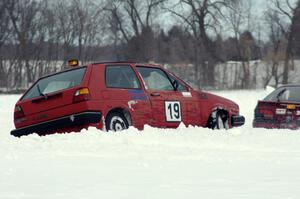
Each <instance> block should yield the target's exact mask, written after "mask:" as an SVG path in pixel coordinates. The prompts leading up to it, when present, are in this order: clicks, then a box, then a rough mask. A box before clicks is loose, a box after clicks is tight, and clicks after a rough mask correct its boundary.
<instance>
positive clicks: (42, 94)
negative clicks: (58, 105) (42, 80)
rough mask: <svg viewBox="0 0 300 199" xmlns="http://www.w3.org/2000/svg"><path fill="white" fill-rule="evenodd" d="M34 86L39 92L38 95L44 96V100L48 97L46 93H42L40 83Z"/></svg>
mask: <svg viewBox="0 0 300 199" xmlns="http://www.w3.org/2000/svg"><path fill="white" fill-rule="evenodd" d="M36 87H37V90H38V92H39V95H40V96H43V97H44V98H45V100H47V99H48V96H47V95H46V94H44V93H42V92H41V88H40V85H39V84H37V85H36Z"/></svg>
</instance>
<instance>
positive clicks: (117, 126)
mask: <svg viewBox="0 0 300 199" xmlns="http://www.w3.org/2000/svg"><path fill="white" fill-rule="evenodd" d="M105 127H106V130H107V131H123V130H125V129H128V127H129V124H128V121H127V119H126V118H125V117H124V115H123V114H122V113H119V112H112V113H109V114H108V115H107V117H106V120H105Z"/></svg>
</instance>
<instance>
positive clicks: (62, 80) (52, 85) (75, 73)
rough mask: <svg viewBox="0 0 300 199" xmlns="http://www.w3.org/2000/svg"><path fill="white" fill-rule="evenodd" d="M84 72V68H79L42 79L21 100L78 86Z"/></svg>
mask: <svg viewBox="0 0 300 199" xmlns="http://www.w3.org/2000/svg"><path fill="white" fill-rule="evenodd" d="M85 70H86V68H80V69H75V70H70V71H66V72H63V73H58V74H56V75H52V76H49V77H45V78H42V79H40V80H39V81H38V82H36V83H35V85H34V86H33V87H32V88H31V89H30V90H29V91H28V92H27V93H26V94H25V95H24V97H23V98H22V100H25V99H31V98H34V97H38V96H41V95H46V94H48V93H52V92H56V91H60V90H64V89H67V88H71V87H74V86H78V85H79V84H80V83H81V81H82V79H83V76H84V74H85Z"/></svg>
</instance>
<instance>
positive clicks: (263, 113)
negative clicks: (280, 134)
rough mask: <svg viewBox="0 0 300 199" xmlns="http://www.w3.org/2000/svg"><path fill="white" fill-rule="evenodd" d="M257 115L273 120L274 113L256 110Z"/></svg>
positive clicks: (266, 110) (267, 110)
mask: <svg viewBox="0 0 300 199" xmlns="http://www.w3.org/2000/svg"><path fill="white" fill-rule="evenodd" d="M257 112H258V114H259V115H261V116H263V117H264V118H265V119H273V117H274V113H273V111H272V110H269V109H258V110H257Z"/></svg>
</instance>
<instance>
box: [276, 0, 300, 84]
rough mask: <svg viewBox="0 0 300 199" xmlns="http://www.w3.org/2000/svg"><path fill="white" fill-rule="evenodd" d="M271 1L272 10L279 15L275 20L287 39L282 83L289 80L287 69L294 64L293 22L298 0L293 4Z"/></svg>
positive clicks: (297, 8)
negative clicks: (278, 18)
mask: <svg viewBox="0 0 300 199" xmlns="http://www.w3.org/2000/svg"><path fill="white" fill-rule="evenodd" d="M272 2H273V5H274V12H275V13H277V14H278V16H280V20H277V21H275V22H276V23H277V25H278V26H279V27H280V28H281V31H282V32H283V34H284V35H285V38H286V40H287V46H286V52H285V59H284V70H283V78H282V83H283V84H287V83H288V82H289V71H290V69H291V68H293V65H294V52H293V40H294V38H295V34H296V33H295V30H294V29H295V24H296V23H297V19H296V17H295V13H299V12H300V1H298V2H297V4H296V5H293V4H292V3H291V1H290V0H285V1H281V0H272ZM284 19H286V20H284Z"/></svg>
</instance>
